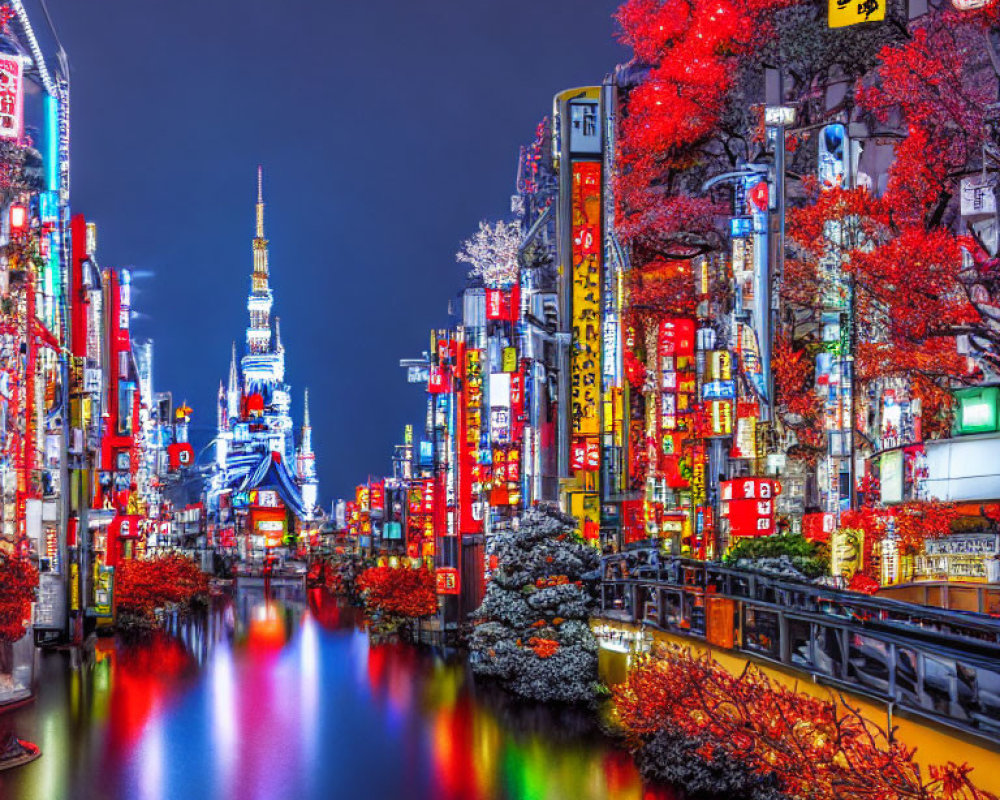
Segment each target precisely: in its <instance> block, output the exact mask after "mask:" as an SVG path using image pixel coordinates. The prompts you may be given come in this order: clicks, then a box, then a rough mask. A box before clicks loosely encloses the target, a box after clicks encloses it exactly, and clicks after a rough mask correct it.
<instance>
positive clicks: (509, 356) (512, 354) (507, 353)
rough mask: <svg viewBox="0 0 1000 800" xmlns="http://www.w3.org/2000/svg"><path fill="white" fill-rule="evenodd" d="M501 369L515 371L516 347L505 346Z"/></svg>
mask: <svg viewBox="0 0 1000 800" xmlns="http://www.w3.org/2000/svg"><path fill="white" fill-rule="evenodd" d="M503 371H504V372H517V348H516V347H505V348H504V349H503Z"/></svg>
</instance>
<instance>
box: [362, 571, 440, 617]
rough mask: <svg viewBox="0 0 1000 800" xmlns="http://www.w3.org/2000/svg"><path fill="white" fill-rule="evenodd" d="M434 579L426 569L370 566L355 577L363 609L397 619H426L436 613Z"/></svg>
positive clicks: (432, 574) (431, 573)
mask: <svg viewBox="0 0 1000 800" xmlns="http://www.w3.org/2000/svg"><path fill="white" fill-rule="evenodd" d="M436 585H437V583H436V579H435V576H434V573H433V572H431V571H430V570H427V569H409V568H407V567H397V568H393V567H371V568H369V569H366V570H365V571H364V572H362V573H361V576H360V577H359V578H358V589H359V590H360V591H361V592H362V593H363V596H364V600H365V606H366V607H367V608H368V609H369V610H370V611H378V612H381V613H383V614H389V615H392V616H399V617H426V616H427V615H429V614H434V613H436V612H437V610H438V603H437V592H436Z"/></svg>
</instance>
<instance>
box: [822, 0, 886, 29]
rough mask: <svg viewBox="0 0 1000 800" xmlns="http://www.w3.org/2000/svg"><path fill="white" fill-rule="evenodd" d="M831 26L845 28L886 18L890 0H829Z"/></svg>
mask: <svg viewBox="0 0 1000 800" xmlns="http://www.w3.org/2000/svg"><path fill="white" fill-rule="evenodd" d="M829 2H830V6H829V8H830V27H831V28H844V27H846V26H848V25H857V24H858V23H859V22H881V21H882V20H884V19H885V5H886V3H887V2H888V0H829Z"/></svg>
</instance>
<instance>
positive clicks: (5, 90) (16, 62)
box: [0, 53, 24, 139]
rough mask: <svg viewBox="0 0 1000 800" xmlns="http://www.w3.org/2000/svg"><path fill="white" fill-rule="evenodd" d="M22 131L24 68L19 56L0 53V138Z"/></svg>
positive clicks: (14, 136) (19, 135) (17, 136)
mask: <svg viewBox="0 0 1000 800" xmlns="http://www.w3.org/2000/svg"><path fill="white" fill-rule="evenodd" d="M23 131H24V70H23V65H22V63H21V57H20V56H12V55H8V54H6V53H4V54H2V55H0V139H20V138H21V134H22V132H23Z"/></svg>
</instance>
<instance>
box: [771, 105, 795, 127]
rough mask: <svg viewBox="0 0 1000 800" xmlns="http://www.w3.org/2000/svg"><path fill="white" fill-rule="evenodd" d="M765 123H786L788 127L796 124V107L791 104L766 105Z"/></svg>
mask: <svg viewBox="0 0 1000 800" xmlns="http://www.w3.org/2000/svg"><path fill="white" fill-rule="evenodd" d="M764 124H765V125H784V126H785V127H786V128H787V127H788V126H790V125H794V124H795V109H794V108H792V107H791V106H766V107H765V108H764Z"/></svg>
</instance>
